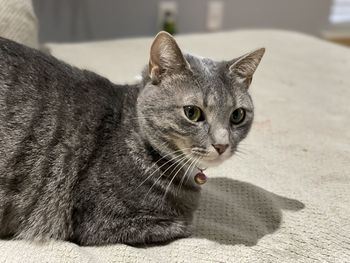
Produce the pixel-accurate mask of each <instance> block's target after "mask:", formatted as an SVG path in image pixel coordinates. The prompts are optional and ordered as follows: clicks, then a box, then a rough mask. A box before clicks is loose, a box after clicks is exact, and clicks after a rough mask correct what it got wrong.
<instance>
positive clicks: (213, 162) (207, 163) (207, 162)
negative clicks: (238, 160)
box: [197, 156, 231, 169]
mask: <svg viewBox="0 0 350 263" xmlns="http://www.w3.org/2000/svg"><path fill="white" fill-rule="evenodd" d="M230 157H231V156H219V157H218V158H215V159H202V160H200V161H199V162H198V164H197V167H198V168H199V169H206V168H211V167H216V166H219V165H221V164H222V163H224V162H225V161H226V160H228V159H229V158H230Z"/></svg>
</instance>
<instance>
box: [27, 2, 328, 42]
mask: <svg viewBox="0 0 350 263" xmlns="http://www.w3.org/2000/svg"><path fill="white" fill-rule="evenodd" d="M160 1H161V0H124V1H121V0H33V2H34V6H35V10H36V13H37V16H38V18H39V21H40V39H41V41H42V42H47V41H58V42H62V41H85V40H96V39H110V38H117V37H132V36H145V35H154V34H155V33H156V32H157V31H158V28H157V19H158V3H159V2H160ZM209 1H210V0H176V2H178V11H179V12H178V13H179V14H178V19H177V26H178V30H179V32H180V33H191V32H205V31H207V29H206V16H207V5H208V2H209ZM331 1H332V0H223V2H224V3H225V9H224V18H223V29H225V30H226V29H241V28H280V29H289V30H296V31H301V32H305V33H309V34H313V35H320V32H321V31H322V30H323V29H325V28H326V27H327V25H328V16H329V12H330V6H331Z"/></svg>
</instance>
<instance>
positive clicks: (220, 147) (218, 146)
mask: <svg viewBox="0 0 350 263" xmlns="http://www.w3.org/2000/svg"><path fill="white" fill-rule="evenodd" d="M212 145H213V147H214V148H215V150H216V151H217V152H218V154H219V155H221V154H223V153H224V152H225V151H226V149H227V148H228V144H212Z"/></svg>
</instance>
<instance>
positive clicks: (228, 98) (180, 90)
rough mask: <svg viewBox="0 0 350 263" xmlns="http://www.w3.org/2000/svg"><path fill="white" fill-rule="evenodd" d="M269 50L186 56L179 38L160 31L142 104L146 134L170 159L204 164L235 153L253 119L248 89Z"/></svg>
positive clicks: (139, 110)
mask: <svg viewBox="0 0 350 263" xmlns="http://www.w3.org/2000/svg"><path fill="white" fill-rule="evenodd" d="M264 51H265V50H264V49H263V48H261V49H258V50H256V51H254V52H251V53H249V54H246V55H244V56H241V57H239V58H236V59H233V60H230V61H220V62H216V61H213V60H210V59H207V58H199V57H195V56H191V55H183V54H182V52H181V50H180V48H179V47H178V45H177V44H176V42H175V40H174V38H173V37H172V36H171V35H169V34H167V33H165V32H160V33H159V34H158V35H157V36H156V38H155V40H154V42H153V44H152V47H151V52H150V61H149V66H148V67H147V69H146V70H145V72H144V74H143V85H144V87H143V90H142V91H141V93H140V95H139V98H138V102H137V114H138V121H139V123H140V127H141V129H142V132H143V135H144V136H145V138H146V139H147V140H148V141H149V142H150V144H151V145H152V146H153V148H155V149H157V150H158V151H159V152H160V153H161V155H162V156H167V159H171V158H174V159H173V160H174V162H175V161H178V162H182V163H184V162H187V164H188V165H189V164H190V163H192V162H194V161H197V162H198V163H197V167H201V168H205V167H208V166H213V165H217V164H220V163H221V162H223V161H224V160H226V159H228V158H229V157H231V156H232V155H233V154H234V152H235V150H236V149H237V146H238V144H239V142H240V141H242V139H244V138H245V137H246V136H247V134H248V132H249V129H250V127H251V124H252V121H253V116H254V108H253V103H252V100H251V97H250V95H249V94H248V88H249V85H250V84H251V81H252V76H253V74H254V72H255V70H256V68H257V66H258V64H259V63H260V60H261V58H262V56H263V54H264ZM193 164H194V165H195V163H193ZM185 165H186V164H185Z"/></svg>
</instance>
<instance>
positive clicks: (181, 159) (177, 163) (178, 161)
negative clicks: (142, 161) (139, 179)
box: [144, 155, 188, 200]
mask: <svg viewBox="0 0 350 263" xmlns="http://www.w3.org/2000/svg"><path fill="white" fill-rule="evenodd" d="M187 157H188V156H187V155H186V156H183V157H182V158H180V159H179V160H176V161H175V162H174V163H173V164H172V165H170V166H169V167H168V168H167V169H166V170H165V171H164V172H162V173H161V175H160V176H159V177H158V178H157V180H156V181H155V182H154V183H153V184H152V186H151V188H150V189H149V190H148V191H147V193H146V195H145V196H144V200H145V199H146V196H147V195H148V194H149V193H150V192H151V190H152V189H153V187H154V186H155V185H156V184H157V182H158V181H159V180H160V179H161V178H162V177H163V175H164V174H165V173H166V172H167V171H168V170H169V169H170V168H171V167H173V166H174V165H176V167H175V168H173V170H172V171H171V172H173V171H174V170H175V169H176V168H177V167H178V165H179V164H181V162H182V161H183V160H185V159H186V158H187ZM170 174H171V173H170Z"/></svg>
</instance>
